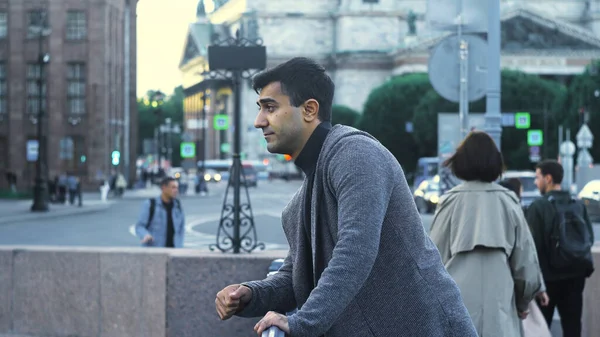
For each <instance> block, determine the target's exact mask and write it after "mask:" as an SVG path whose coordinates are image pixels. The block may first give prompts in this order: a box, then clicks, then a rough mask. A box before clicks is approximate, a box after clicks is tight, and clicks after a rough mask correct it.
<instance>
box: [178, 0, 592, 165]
mask: <svg viewBox="0 0 600 337" xmlns="http://www.w3.org/2000/svg"><path fill="white" fill-rule="evenodd" d="M201 3H202V5H203V7H204V8H206V12H207V13H208V14H207V15H206V17H202V18H200V19H199V22H198V23H194V24H192V25H190V36H191V37H193V38H190V39H189V40H188V45H187V46H186V51H187V50H192V49H194V48H195V49H196V50H197V51H198V52H197V53H196V54H193V53H192V54H193V55H194V56H193V57H192V56H190V57H188V59H189V60H192V59H193V61H185V60H184V61H183V62H182V68H181V69H182V72H183V76H184V81H183V82H184V87H191V86H193V85H197V83H202V82H203V80H204V78H203V77H202V76H200V75H198V73H200V72H201V71H198V69H206V68H207V57H206V44H204V43H205V41H206V39H209V40H210V36H211V34H214V33H217V34H220V35H219V36H220V38H222V37H223V34H227V32H229V33H232V32H234V31H235V30H236V29H238V28H239V29H241V31H242V34H243V35H244V36H247V37H250V38H252V37H257V36H258V37H260V38H262V40H263V41H264V44H265V46H266V47H267V55H268V66H273V65H276V64H279V63H281V62H284V61H286V60H288V59H290V58H292V57H295V56H308V57H312V58H314V59H316V60H318V61H319V62H321V63H322V64H323V65H324V66H325V67H326V68H327V69H328V71H329V73H330V75H331V76H332V78H333V80H334V81H335V83H336V96H335V99H334V103H335V104H343V105H347V106H350V107H352V108H354V109H356V110H359V111H360V110H362V106H363V104H364V102H365V101H366V99H367V97H368V95H369V93H370V92H371V90H372V89H374V88H375V87H377V86H379V85H381V84H382V83H384V82H385V81H386V80H387V79H389V78H390V77H392V76H395V75H401V74H406V73H411V72H426V71H427V64H428V59H429V53H430V50H431V48H432V47H433V46H435V44H436V43H437V42H438V41H439V40H440V39H441V38H443V33H440V32H434V31H432V30H430V29H429V27H428V25H427V24H426V13H427V10H428V8H427V4H428V1H427V0H406V1H397V0H277V1H272V0H201ZM525 4H526V5H525ZM501 8H502V66H503V67H504V68H510V69H516V70H522V71H525V72H529V73H535V74H540V75H544V76H549V77H552V78H558V79H563V80H568V79H569V78H570V77H571V76H573V75H574V74H578V73H580V72H581V71H583V69H584V68H585V66H586V65H587V64H589V63H590V61H591V60H593V59H597V58H600V38H598V33H600V0H589V1H583V0H582V1H572V0H571V1H569V0H529V1H527V2H523V1H501ZM200 22H202V23H200ZM199 25H203V27H212V28H203V33H201V34H200V35H202V36H204V37H203V38H198V37H197V35H198V33H197V30H196V29H197V27H199ZM203 39H204V40H203ZM203 41H204V42H203ZM190 44H191V45H190ZM192 65H193V66H192ZM194 67H195V68H194ZM192 69H195V70H192ZM242 97H243V104H242V115H243V120H242V125H241V127H242V130H244V131H245V132H244V134H243V143H244V152H245V153H246V154H247V155H248V157H249V158H258V157H260V156H261V155H262V154H264V153H265V152H266V151H265V149H264V142H263V141H262V135H261V134H260V132H254V131H251V130H252V124H253V121H254V117H255V113H256V111H255V103H254V101H255V99H256V94H255V93H254V92H253V91H252V90H251V88H250V87H249V86H246V87H245V89H244V90H243V93H242ZM229 106H230V107H232V105H231V104H230V105H229ZM227 113H229V114H231V111H227ZM215 147H216V146H215Z"/></svg>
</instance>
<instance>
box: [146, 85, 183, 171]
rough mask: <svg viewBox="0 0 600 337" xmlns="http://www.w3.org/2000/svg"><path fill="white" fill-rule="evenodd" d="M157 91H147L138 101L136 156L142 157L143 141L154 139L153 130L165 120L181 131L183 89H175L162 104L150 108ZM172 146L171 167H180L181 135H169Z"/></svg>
mask: <svg viewBox="0 0 600 337" xmlns="http://www.w3.org/2000/svg"><path fill="white" fill-rule="evenodd" d="M156 93H157V91H154V90H151V91H148V93H147V94H146V97H144V98H140V99H138V103H137V104H138V144H139V147H138V149H137V150H138V155H143V154H144V153H143V143H144V139H154V130H155V129H156V128H157V127H158V126H159V125H160V124H164V122H165V119H166V118H171V123H172V124H173V125H179V126H181V129H183V99H184V94H183V88H182V87H181V86H179V87H177V88H175V90H174V91H173V93H172V94H171V95H170V96H168V97H166V99H165V100H164V102H163V104H160V105H158V106H157V107H153V106H152V101H151V99H152V97H154V95H155V94H156ZM171 144H172V158H173V163H172V166H180V165H181V158H180V152H179V147H180V144H181V135H180V134H172V135H171Z"/></svg>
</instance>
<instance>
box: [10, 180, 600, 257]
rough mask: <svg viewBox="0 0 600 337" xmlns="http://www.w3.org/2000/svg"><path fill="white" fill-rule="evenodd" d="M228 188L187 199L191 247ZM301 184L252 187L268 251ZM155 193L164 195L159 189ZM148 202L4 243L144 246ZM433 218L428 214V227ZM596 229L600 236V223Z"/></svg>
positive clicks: (68, 218) (207, 241)
mask: <svg viewBox="0 0 600 337" xmlns="http://www.w3.org/2000/svg"><path fill="white" fill-rule="evenodd" d="M225 186H226V184H225V183H218V184H209V188H210V194H209V195H208V196H196V195H193V196H183V197H181V201H182V207H183V209H184V212H185V214H186V232H187V233H186V237H185V247H186V248H199V249H208V247H209V245H211V244H214V243H215V242H216V234H217V228H218V223H219V219H220V216H221V208H222V203H223V193H224V191H225ZM299 186H300V182H299V181H291V182H284V181H281V180H275V181H273V182H269V181H260V182H259V184H258V187H256V188H250V189H249V193H250V198H251V204H252V210H253V213H254V221H255V224H256V230H257V234H258V239H259V241H260V242H263V243H264V244H265V245H266V248H267V249H287V247H288V245H287V242H286V239H285V236H284V234H283V230H282V228H281V223H280V214H281V210H282V209H283V208H284V207H285V205H286V204H287V203H288V202H289V200H290V199H291V197H292V195H293V193H294V192H295V191H296V190H297V189H298V187H299ZM155 191H156V193H158V189H157V188H156V189H155ZM243 191H244V190H242V192H243ZM129 193H132V192H129ZM230 193H231V192H230ZM145 194H146V195H151V194H153V193H152V191H150V192H149V193H145ZM243 195H244V194H242V196H243ZM87 197H88V198H93V197H94V195H89V196H87ZM98 198H99V196H98ZM242 200H244V198H243V197H242ZM143 201H144V197H136V198H123V199H121V200H118V199H113V200H112V202H113V203H112V205H111V206H110V208H108V209H106V210H99V211H96V212H91V213H84V214H75V215H65V216H59V217H53V218H41V219H35V218H29V220H23V221H19V222H16V223H0V245H57V246H105V247H106V246H109V247H110V246H138V240H137V238H136V237H135V236H134V234H133V233H134V231H133V227H134V224H135V222H136V220H137V217H138V214H139V211H140V207H141V204H142V202H143ZM432 218H433V216H432V215H424V216H423V224H424V227H425V229H426V230H428V229H429V226H430V224H431V221H432ZM594 229H595V232H596V239H597V240H598V239H600V224H596V225H595V226H594Z"/></svg>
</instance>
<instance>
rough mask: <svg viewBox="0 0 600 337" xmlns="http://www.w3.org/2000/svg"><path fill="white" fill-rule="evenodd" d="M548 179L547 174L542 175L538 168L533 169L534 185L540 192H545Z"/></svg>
mask: <svg viewBox="0 0 600 337" xmlns="http://www.w3.org/2000/svg"><path fill="white" fill-rule="evenodd" d="M549 180H550V175H549V174H548V175H545V176H544V175H543V174H542V171H541V170H540V169H536V170H535V186H537V188H538V190H539V191H540V193H541V194H545V193H546V192H547V190H548V184H549Z"/></svg>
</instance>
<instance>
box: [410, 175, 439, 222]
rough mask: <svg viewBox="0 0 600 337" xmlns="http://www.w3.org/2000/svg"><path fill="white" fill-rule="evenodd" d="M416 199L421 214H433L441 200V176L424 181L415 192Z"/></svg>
mask: <svg viewBox="0 0 600 337" xmlns="http://www.w3.org/2000/svg"><path fill="white" fill-rule="evenodd" d="M414 198H415V204H416V205H417V209H418V210H419V213H421V214H427V213H433V212H434V211H435V208H436V207H437V204H438V202H439V200H440V176H438V175H436V176H434V177H433V178H432V179H427V180H423V181H422V182H421V183H420V184H419V186H418V187H417V189H416V190H415V192H414Z"/></svg>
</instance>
